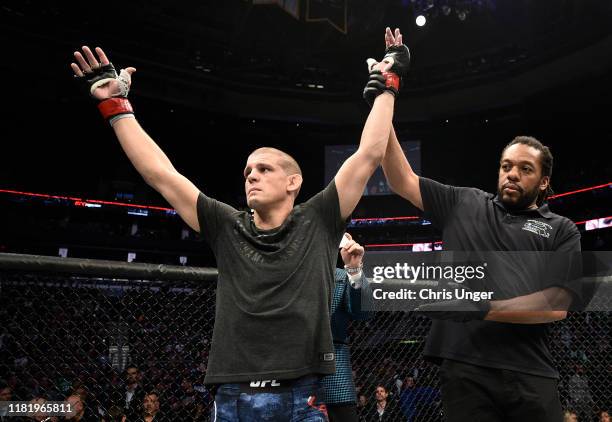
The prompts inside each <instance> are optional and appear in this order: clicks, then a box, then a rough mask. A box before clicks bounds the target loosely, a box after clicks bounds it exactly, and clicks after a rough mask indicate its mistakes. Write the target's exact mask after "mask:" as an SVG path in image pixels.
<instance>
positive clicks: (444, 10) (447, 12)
mask: <svg viewBox="0 0 612 422" xmlns="http://www.w3.org/2000/svg"><path fill="white" fill-rule="evenodd" d="M450 12H451V8H450V6H449V5H447V4H445V5H444V6H442V13H444V16H448V15H450Z"/></svg>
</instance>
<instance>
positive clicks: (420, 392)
mask: <svg viewBox="0 0 612 422" xmlns="http://www.w3.org/2000/svg"><path fill="white" fill-rule="evenodd" d="M402 387H403V388H402V391H401V393H400V395H399V405H400V409H401V411H402V413H403V414H404V416H405V417H406V422H415V421H417V420H419V419H418V417H419V415H432V414H434V413H435V412H434V409H433V408H434V407H435V406H436V403H438V402H439V401H440V392H439V391H438V390H437V389H435V388H433V387H427V386H417V385H416V382H415V378H414V377H411V376H408V377H406V379H405V380H404V383H403V385H402Z"/></svg>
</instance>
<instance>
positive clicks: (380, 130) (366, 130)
mask: <svg viewBox="0 0 612 422" xmlns="http://www.w3.org/2000/svg"><path fill="white" fill-rule="evenodd" d="M394 105H395V97H394V96H393V94H391V93H390V92H384V93H382V94H380V95H379V96H378V97H376V100H375V101H374V105H373V106H372V110H371V111H370V114H369V116H368V119H367V120H366V123H365V125H364V127H363V131H362V133H361V140H360V141H359V150H358V152H359V154H361V155H363V156H366V157H368V159H369V160H371V161H372V163H373V164H374V165H375V166H378V165H379V164H380V163H381V161H382V159H383V157H384V155H385V150H386V149H387V141H388V133H389V131H390V130H391V125H392V120H393V109H394Z"/></svg>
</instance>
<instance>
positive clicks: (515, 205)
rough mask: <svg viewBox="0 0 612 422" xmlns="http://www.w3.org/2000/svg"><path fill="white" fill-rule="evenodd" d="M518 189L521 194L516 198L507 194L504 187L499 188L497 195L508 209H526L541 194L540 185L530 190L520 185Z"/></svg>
mask: <svg viewBox="0 0 612 422" xmlns="http://www.w3.org/2000/svg"><path fill="white" fill-rule="evenodd" d="M518 189H519V191H518V193H519V196H518V198H516V199H515V198H514V197H511V196H509V195H505V194H504V189H503V187H500V188H498V189H497V196H498V197H499V199H500V200H501V202H502V204H504V207H506V209H507V210H509V211H525V210H526V209H528V208H529V207H530V206H531V204H533V203H534V202H535V201H536V199H537V197H538V195H539V194H540V189H539V188H538V186H536V187H535V188H533V189H532V190H528V191H526V190H524V189H523V188H521V187H518Z"/></svg>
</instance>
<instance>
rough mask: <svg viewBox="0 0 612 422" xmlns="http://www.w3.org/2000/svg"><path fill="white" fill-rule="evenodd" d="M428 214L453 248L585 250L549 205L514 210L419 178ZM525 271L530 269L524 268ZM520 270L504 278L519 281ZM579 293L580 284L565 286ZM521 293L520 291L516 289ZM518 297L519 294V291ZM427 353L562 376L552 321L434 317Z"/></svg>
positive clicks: (566, 221) (576, 234)
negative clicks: (553, 353) (552, 341)
mask: <svg viewBox="0 0 612 422" xmlns="http://www.w3.org/2000/svg"><path fill="white" fill-rule="evenodd" d="M420 188H421V197H422V200H423V208H424V211H425V218H428V219H429V220H431V222H432V223H433V224H434V225H436V226H437V227H438V228H439V229H441V230H442V232H443V236H442V238H443V239H442V240H443V242H444V249H445V250H450V251H558V252H573V251H580V233H579V232H578V229H577V228H576V226H575V224H574V223H573V222H572V221H570V220H569V219H567V218H565V217H562V216H560V215H557V214H554V213H552V212H551V211H550V210H549V209H548V206H547V205H543V206H541V207H539V208H538V209H534V210H526V211H523V212H519V213H510V212H509V211H508V210H506V209H505V208H504V206H503V204H502V203H501V202H500V201H499V200H498V199H497V197H495V196H493V195H492V194H489V193H486V192H483V191H481V190H479V189H475V188H463V187H454V186H448V185H444V184H441V183H438V182H436V181H434V180H431V179H427V178H423V177H421V178H420ZM524 270H525V274H526V273H527V272H528V271H529V269H528V268H527V269H524ZM520 278H521V272H520V271H516V272H515V271H512V274H509V275H508V277H507V278H506V279H505V280H504V283H507V284H517V283H518V284H520V283H521V282H522V281H523V280H520ZM564 287H565V288H567V289H568V290H570V291H572V292H573V293H574V296H579V288H578V287H575V286H572V285H564ZM517 295H518V294H517ZM515 296H516V295H515ZM424 353H425V356H426V357H429V358H434V360H438V359H440V358H446V359H453V360H458V361H462V362H466V363H471V364H474V365H479V366H486V367H491V368H500V369H509V370H514V371H519V372H524V373H528V374H533V375H539V376H545V377H551V378H558V376H559V374H558V372H557V370H556V369H555V367H554V364H553V360H552V357H551V354H550V351H549V348H548V324H509V323H500V322H492V321H471V322H467V323H457V322H452V321H437V320H434V321H433V324H432V327H431V331H430V333H429V336H428V339H427V343H426V346H425V352H424Z"/></svg>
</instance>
